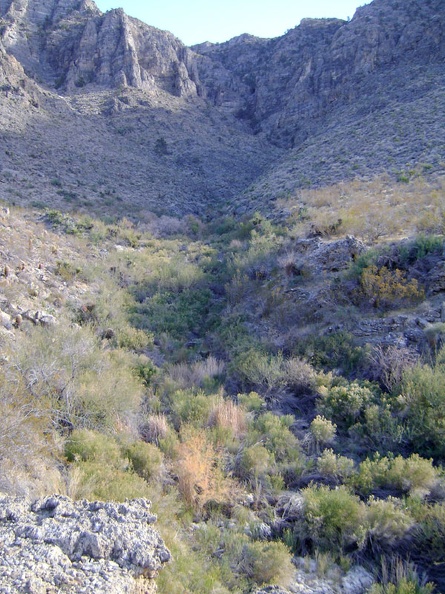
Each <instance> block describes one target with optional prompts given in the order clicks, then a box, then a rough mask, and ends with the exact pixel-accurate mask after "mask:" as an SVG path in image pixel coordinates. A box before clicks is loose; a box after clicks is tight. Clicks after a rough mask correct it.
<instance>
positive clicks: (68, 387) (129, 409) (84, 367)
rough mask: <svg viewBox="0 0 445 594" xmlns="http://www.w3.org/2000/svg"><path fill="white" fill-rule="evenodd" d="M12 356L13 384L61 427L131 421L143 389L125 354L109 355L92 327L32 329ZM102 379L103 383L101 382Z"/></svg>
mask: <svg viewBox="0 0 445 594" xmlns="http://www.w3.org/2000/svg"><path fill="white" fill-rule="evenodd" d="M13 346H14V348H13V350H12V352H11V363H12V365H11V366H10V368H9V372H10V378H9V379H10V381H13V382H20V383H21V384H22V388H23V392H24V393H26V394H27V395H28V397H29V398H31V400H32V401H34V402H39V406H43V405H45V406H46V409H47V414H48V417H49V418H50V419H51V421H52V424H53V426H54V428H55V429H58V430H60V429H63V428H64V427H70V428H81V427H84V428H90V429H102V428H107V427H108V428H110V427H113V426H114V425H115V424H116V423H117V422H120V423H122V422H131V419H132V418H133V415H134V414H135V412H136V411H137V408H138V406H139V403H140V398H141V385H140V383H139V381H138V380H137V378H136V377H135V375H134V373H133V372H132V369H131V367H130V365H129V361H128V359H127V358H126V355H125V353H123V352H119V351H116V352H115V351H104V350H102V349H101V348H100V344H99V342H98V339H97V337H96V336H95V335H94V334H93V333H92V331H91V329H89V328H72V329H71V331H70V332H69V333H66V332H65V330H64V329H63V327H61V326H55V327H49V328H39V327H35V328H31V329H29V330H28V332H27V334H23V335H22V336H21V340H20V341H18V342H17V343H16V344H15V345H13ZM98 377H100V383H98V381H97V378H98Z"/></svg>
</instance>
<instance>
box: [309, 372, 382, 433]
mask: <svg viewBox="0 0 445 594" xmlns="http://www.w3.org/2000/svg"><path fill="white" fill-rule="evenodd" d="M374 400H375V396H374V393H373V392H372V391H371V389H370V388H368V387H366V386H362V385H360V384H359V383H358V382H355V381H354V382H351V383H350V384H347V385H345V386H333V387H331V388H327V389H323V390H320V397H319V399H318V400H317V411H318V412H319V413H321V414H322V415H324V416H325V417H326V418H327V419H329V420H331V421H333V422H335V424H336V425H337V426H338V427H339V428H342V429H348V428H349V427H351V426H352V425H354V424H355V423H357V421H358V420H359V419H360V418H361V417H362V415H363V413H364V411H365V410H366V409H367V407H368V406H370V405H371V404H372V403H373V401H374Z"/></svg>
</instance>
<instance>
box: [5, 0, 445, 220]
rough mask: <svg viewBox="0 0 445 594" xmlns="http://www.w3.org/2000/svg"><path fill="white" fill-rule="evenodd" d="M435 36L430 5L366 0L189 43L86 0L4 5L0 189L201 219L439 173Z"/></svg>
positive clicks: (443, 26) (439, 61)
mask: <svg viewBox="0 0 445 594" xmlns="http://www.w3.org/2000/svg"><path fill="white" fill-rule="evenodd" d="M444 32H445V4H444V3H443V1H442V0H424V1H422V2H420V1H418V0H406V1H404V2H401V1H400V0H374V2H372V3H371V4H369V5H366V6H363V7H362V8H360V9H358V10H357V12H356V14H355V16H354V18H353V19H352V20H351V21H350V22H346V21H342V20H338V19H318V20H317V19H305V20H303V21H302V22H301V23H300V25H299V26H298V27H295V28H294V29H291V30H290V31H289V32H288V33H286V34H285V35H283V36H282V37H280V38H277V39H258V38H255V37H252V36H250V35H242V36H240V37H237V38H235V39H232V40H230V41H228V42H227V43H223V44H217V45H212V44H209V43H206V44H201V45H198V46H195V47H194V48H192V49H190V48H186V47H185V46H184V45H183V44H182V43H181V42H180V41H179V40H178V39H176V38H175V37H174V36H173V35H172V34H170V33H167V32H164V31H159V30H157V29H154V28H153V27H150V26H149V25H145V24H144V23H142V22H140V21H138V20H136V19H134V18H131V17H129V16H127V15H126V14H125V13H124V12H123V11H122V10H120V9H119V10H111V11H109V12H107V13H106V14H102V13H101V12H100V11H99V10H98V8H97V7H96V5H95V4H94V2H93V1H92V0H81V1H77V0H0V88H1V92H0V118H1V121H2V122H4V130H5V132H6V134H4V136H3V137H2V138H1V139H0V143H1V147H0V150H1V154H2V155H6V156H4V157H3V161H0V183H1V182H3V184H4V185H0V189H2V190H3V191H2V192H0V198H3V199H5V200H12V201H14V202H19V203H22V204H29V203H30V202H42V199H41V197H42V196H44V200H43V201H44V202H47V203H51V204H54V205H57V206H59V207H60V206H62V207H63V206H65V207H66V206H68V207H72V208H76V209H77V210H81V209H82V208H85V209H86V210H91V209H95V210H96V211H99V212H101V211H102V210H103V208H104V207H108V208H109V206H110V204H105V203H106V202H108V203H110V200H112V201H113V206H114V207H115V208H116V209H117V211H119V213H120V214H122V213H128V212H129V211H132V210H136V211H137V212H139V211H140V210H144V209H147V210H154V211H156V212H158V213H163V214H174V215H181V214H183V213H190V212H192V213H199V214H202V213H203V212H206V213H209V216H212V215H213V214H215V212H224V211H227V210H233V208H234V207H235V208H236V210H237V212H240V213H242V212H246V211H252V210H255V209H262V210H266V209H269V210H270V207H271V204H270V203H269V201H273V200H274V199H276V198H277V197H280V196H282V195H287V194H289V193H292V192H295V190H296V189H297V188H298V187H301V186H307V185H320V184H325V183H332V182H335V181H339V180H343V179H351V178H353V177H355V176H359V177H370V176H373V175H376V174H378V173H382V172H390V173H391V174H394V173H397V172H398V171H403V170H404V169H406V168H408V169H413V168H415V167H416V166H417V164H419V163H423V164H427V165H428V168H429V171H430V172H432V173H435V172H437V171H439V170H441V169H443V167H442V165H441V163H442V160H443V159H442V157H441V155H443V152H444V151H445V143H444V141H443V138H445V118H443V117H442V116H443V112H444V111H445V91H444V87H445V84H444V83H445V74H444V68H443V64H444V60H445V33H444ZM2 171H3V173H2ZM5 175H6V177H4V176H5ZM2 176H3V177H2ZM54 180H56V181H54ZM54 183H57V184H61V186H60V185H59V186H58V187H57V186H54V185H53V184H54ZM113 197H114V198H113ZM116 198H119V200H117V199H116ZM67 201H68V202H69V204H66V202H67Z"/></svg>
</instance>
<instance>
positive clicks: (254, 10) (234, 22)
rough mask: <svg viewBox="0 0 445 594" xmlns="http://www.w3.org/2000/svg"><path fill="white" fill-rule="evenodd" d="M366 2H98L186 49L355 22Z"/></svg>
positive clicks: (323, 0) (99, 4) (115, 0)
mask: <svg viewBox="0 0 445 594" xmlns="http://www.w3.org/2000/svg"><path fill="white" fill-rule="evenodd" d="M368 3H369V0H367V1H365V0H311V1H309V2H308V1H307V0H305V1H302V0H293V1H292V0H224V1H222V2H221V1H219V0H218V1H208V0H96V4H97V6H98V7H99V9H100V10H102V11H103V12H105V11H107V10H109V9H110V8H119V7H120V8H123V9H124V10H125V12H126V13H127V14H128V15H130V16H133V17H136V18H138V19H140V20H141V21H144V23H147V24H148V25H152V26H153V27H157V28H159V29H166V30H167V31H170V32H171V33H173V34H174V35H176V37H179V39H181V41H183V42H184V43H185V44H186V45H193V44H195V43H201V42H203V41H212V42H222V41H227V40H228V39H231V38H232V37H235V36H236V35H240V34H241V33H250V34H252V35H257V36H258V37H278V36H279V35H282V34H283V33H285V31H286V30H287V29H292V28H293V27H295V26H296V25H298V23H299V22H300V20H301V19H302V18H305V17H313V18H323V17H337V18H341V19H346V18H347V17H351V18H352V17H353V15H354V12H355V9H356V8H357V6H360V5H363V4H368Z"/></svg>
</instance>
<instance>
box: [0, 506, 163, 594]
mask: <svg viewBox="0 0 445 594" xmlns="http://www.w3.org/2000/svg"><path fill="white" fill-rule="evenodd" d="M155 521H156V516H154V515H153V514H151V513H150V501H148V500H147V499H134V500H131V501H127V502H125V503H110V502H100V501H95V502H89V501H78V502H74V501H72V500H71V499H69V498H68V497H64V496H61V495H54V496H50V497H45V498H43V499H38V500H36V501H34V502H31V501H29V500H27V499H25V498H16V497H8V496H2V495H0V543H1V544H0V593H1V594H15V593H19V592H20V593H21V594H23V593H29V594H50V593H56V592H70V593H87V592H88V593H91V592H95V594H98V593H107V594H124V593H129V594H130V593H131V594H135V593H140V594H141V593H149V592H154V591H155V589H156V587H155V583H154V580H153V578H154V577H156V575H157V573H158V571H159V570H160V569H161V568H162V566H163V565H164V564H165V563H167V562H168V561H169V560H170V557H171V555H170V552H169V551H168V549H167V548H166V547H165V545H164V542H163V541H162V539H161V537H160V535H159V534H158V532H157V531H156V530H155V529H154V528H152V526H151V525H152V524H153V523H154V522H155Z"/></svg>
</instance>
